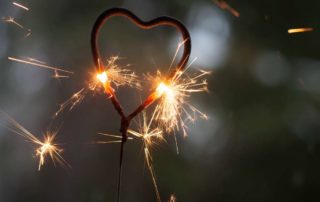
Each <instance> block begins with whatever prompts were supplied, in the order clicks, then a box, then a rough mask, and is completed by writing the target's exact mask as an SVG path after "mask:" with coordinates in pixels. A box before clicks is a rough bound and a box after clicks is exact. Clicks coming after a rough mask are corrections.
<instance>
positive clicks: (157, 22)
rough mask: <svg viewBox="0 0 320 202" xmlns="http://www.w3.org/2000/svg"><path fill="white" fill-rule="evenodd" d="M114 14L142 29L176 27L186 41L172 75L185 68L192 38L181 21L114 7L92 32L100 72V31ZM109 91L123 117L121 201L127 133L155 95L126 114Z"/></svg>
mask: <svg viewBox="0 0 320 202" xmlns="http://www.w3.org/2000/svg"><path fill="white" fill-rule="evenodd" d="M113 16H122V17H126V18H128V19H129V20H131V21H132V22H133V23H134V24H135V25H137V26H139V27H140V28H142V29H151V28H154V27H157V26H163V25H166V26H171V27H175V28H176V29H177V30H178V31H179V32H180V33H181V34H182V37H183V39H184V41H185V42H184V43H183V45H184V50H183V54H182V58H181V60H180V62H179V63H178V66H177V68H176V69H175V70H174V72H173V73H172V75H175V74H176V72H180V71H183V70H184V68H185V66H186V63H187V62H188V59H189V56H190V52H191V40H190V34H189V32H188V30H187V29H186V28H185V26H184V25H183V24H182V23H181V22H180V21H178V20H176V19H174V18H171V17H167V16H162V17H158V18H155V19H153V20H151V21H142V20H141V19H140V18H138V17H137V16H136V15H134V14H133V13H132V12H130V11H129V10H126V9H122V8H112V9H108V10H106V11H104V12H103V13H102V14H101V15H100V16H99V17H98V18H97V20H96V22H95V24H94V26H93V29H92V32H91V50H92V55H93V62H94V64H95V66H96V68H97V69H98V72H100V73H101V72H103V68H102V67H101V63H100V58H101V57H100V54H99V49H98V44H97V38H98V33H99V30H100V29H101V27H102V25H103V24H104V22H105V21H106V20H107V19H109V18H111V17H113ZM109 93H110V94H111V101H112V104H113V106H114V108H115V109H116V111H117V112H118V114H119V115H120V117H121V126H120V132H121V135H122V140H121V147H120V164H119V178H118V195H117V201H119V200H120V188H121V173H122V161H123V150H124V145H125V142H126V141H127V138H128V135H127V133H128V128H129V125H130V122H131V120H132V119H133V118H134V117H135V116H136V115H138V114H139V113H140V112H141V111H143V110H144V109H145V108H146V107H148V106H149V105H150V104H151V103H152V102H153V101H154V100H155V99H154V96H149V97H148V98H147V99H146V100H145V101H144V102H143V103H142V104H141V105H140V106H139V107H138V108H137V109H136V110H134V111H133V112H132V113H131V114H130V115H128V116H126V115H125V114H124V112H123V108H122V106H121V104H120V103H119V101H118V99H117V97H116V95H115V94H114V93H113V91H110V92H109Z"/></svg>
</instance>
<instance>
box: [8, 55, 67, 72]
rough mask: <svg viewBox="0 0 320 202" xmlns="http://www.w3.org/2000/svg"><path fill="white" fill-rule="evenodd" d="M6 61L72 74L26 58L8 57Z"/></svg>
mask: <svg viewBox="0 0 320 202" xmlns="http://www.w3.org/2000/svg"><path fill="white" fill-rule="evenodd" d="M8 59H9V60H12V61H15V62H21V63H24V64H29V65H33V66H36V67H40V68H44V69H50V70H53V71H60V72H65V73H68V74H73V72H71V71H68V70H65V69H62V68H58V67H53V66H49V65H46V64H45V63H44V62H39V61H38V60H34V59H32V58H31V59H32V60H29V59H28V58H27V59H19V58H14V57H8Z"/></svg>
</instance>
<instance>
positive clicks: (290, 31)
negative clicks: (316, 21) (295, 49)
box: [288, 27, 313, 34]
mask: <svg viewBox="0 0 320 202" xmlns="http://www.w3.org/2000/svg"><path fill="white" fill-rule="evenodd" d="M311 31H313V28H311V27H304V28H292V29H288V33H289V34H294V33H300V32H311Z"/></svg>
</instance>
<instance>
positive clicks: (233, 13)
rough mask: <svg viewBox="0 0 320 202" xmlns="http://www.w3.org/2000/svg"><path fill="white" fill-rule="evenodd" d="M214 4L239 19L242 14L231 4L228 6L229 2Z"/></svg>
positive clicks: (215, 1)
mask: <svg viewBox="0 0 320 202" xmlns="http://www.w3.org/2000/svg"><path fill="white" fill-rule="evenodd" d="M213 2H214V3H215V4H217V6H219V7H220V8H221V9H222V10H226V11H228V12H229V13H231V14H232V15H233V16H235V17H237V18H238V17H240V13H239V12H238V11H237V10H236V9H234V8H232V7H231V6H230V5H229V4H227V2H225V1H223V0H213Z"/></svg>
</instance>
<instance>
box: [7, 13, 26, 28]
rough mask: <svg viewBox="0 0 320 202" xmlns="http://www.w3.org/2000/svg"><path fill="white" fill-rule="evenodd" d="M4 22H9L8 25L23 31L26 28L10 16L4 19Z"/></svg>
mask: <svg viewBox="0 0 320 202" xmlns="http://www.w3.org/2000/svg"><path fill="white" fill-rule="evenodd" d="M2 20H3V21H5V22H7V23H12V24H14V25H16V26H18V27H19V28H21V29H24V27H23V26H22V25H21V24H20V23H18V22H17V21H16V20H15V19H14V17H11V16H9V17H2Z"/></svg>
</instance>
